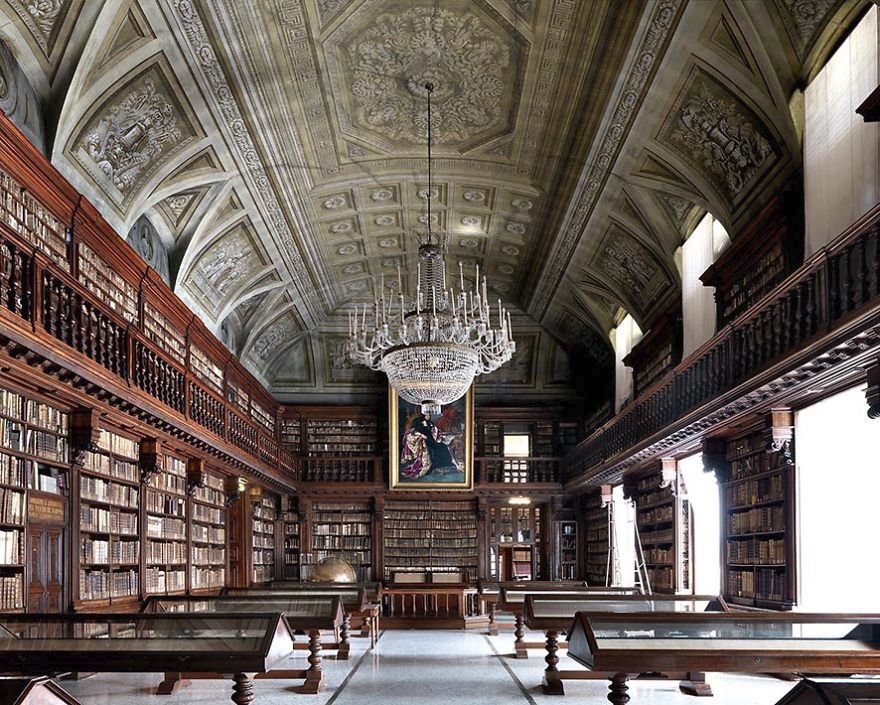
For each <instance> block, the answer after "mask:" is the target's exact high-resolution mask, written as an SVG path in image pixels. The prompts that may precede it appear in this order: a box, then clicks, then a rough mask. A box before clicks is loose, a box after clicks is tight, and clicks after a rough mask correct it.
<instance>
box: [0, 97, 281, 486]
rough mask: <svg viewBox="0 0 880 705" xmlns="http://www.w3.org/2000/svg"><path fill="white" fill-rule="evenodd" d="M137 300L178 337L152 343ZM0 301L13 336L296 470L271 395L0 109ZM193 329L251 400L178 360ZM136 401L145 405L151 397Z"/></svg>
mask: <svg viewBox="0 0 880 705" xmlns="http://www.w3.org/2000/svg"><path fill="white" fill-rule="evenodd" d="M83 248H85V249H86V250H87V251H88V253H89V257H91V258H92V259H90V260H89V261H88V262H87V263H86V265H87V266H89V267H94V266H95V265H94V263H95V262H99V263H100V262H102V263H103V265H102V266H103V267H104V269H103V270H102V271H100V272H98V279H95V280H88V279H83V277H82V275H83V272H82V271H81V265H82V266H85V265H83V261H84V260H83V259H82V252H83ZM77 253H79V254H77ZM96 258H97V259H96ZM87 274H89V273H88V272H87ZM90 276H93V277H94V276H95V274H94V272H91V274H90ZM101 277H103V279H102V278H101ZM87 284H88V286H87ZM114 287H115V288H114ZM147 301H149V304H150V306H151V307H152V309H153V310H158V311H159V312H160V313H159V316H160V318H161V317H162V316H164V317H165V319H166V320H165V323H164V324H167V325H169V326H171V328H175V329H176V331H177V332H176V333H174V335H177V336H178V337H177V338H176V340H177V341H178V342H175V343H174V344H173V345H170V346H169V345H165V346H159V345H158V344H156V343H154V342H153V340H152V339H151V337H150V336H149V335H148V330H147V322H146V314H145V313H144V309H145V307H146V305H147V303H146V302H147ZM0 311H2V315H4V316H5V317H6V321H7V322H8V323H9V324H10V325H8V326H7V330H6V331H3V334H4V335H6V336H7V337H8V336H10V335H12V330H13V329H15V330H16V331H17V332H18V334H19V337H18V342H19V344H20V345H21V346H23V347H25V348H26V347H27V346H28V345H29V344H30V343H31V341H32V340H33V342H34V343H37V344H39V345H40V347H41V348H42V350H43V351H44V354H45V351H46V350H50V351H52V353H55V352H57V353H58V354H60V355H62V356H63V355H66V354H67V353H66V352H65V351H69V353H71V354H72V355H73V356H74V357H71V358H70V359H71V360H72V361H73V360H75V356H76V355H79V356H82V357H83V358H86V359H88V360H90V361H91V362H92V363H95V364H96V365H98V366H99V367H100V368H101V369H102V370H103V372H98V370H96V369H94V368H93V369H92V370H91V371H88V372H85V374H87V375H91V378H90V381H91V382H93V383H94V384H96V385H101V384H102V383H106V382H105V380H108V379H113V378H115V381H116V382H117V383H118V385H119V386H120V387H130V388H131V389H133V390H139V391H140V392H143V393H144V394H146V395H147V396H148V397H149V398H150V399H151V400H153V401H155V403H156V405H157V406H156V409H157V410H163V411H172V412H174V413H176V414H178V415H179V416H180V417H181V422H180V423H181V427H185V422H186V421H190V422H193V423H194V424H197V425H198V426H200V427H202V428H203V429H205V430H207V431H209V432H210V433H211V434H214V435H215V436H217V437H219V439H221V440H222V441H225V442H226V443H228V444H230V445H231V446H234V447H236V448H237V449H239V450H241V451H243V452H244V454H245V456H248V457H250V458H251V459H252V461H242V460H241V457H240V456H238V459H237V461H236V462H238V463H242V462H244V464H245V465H246V466H250V467H252V468H254V469H257V468H261V469H262V470H263V471H264V473H265V475H266V476H273V477H275V478H276V479H278V478H279V476H280V475H282V474H283V480H282V481H283V482H285V483H288V484H289V483H290V482H292V481H295V480H296V471H297V461H296V459H295V458H294V456H293V455H291V454H290V453H289V452H288V451H287V450H284V449H282V448H281V447H280V445H279V442H278V438H277V434H278V430H277V423H275V421H276V419H277V416H278V412H279V407H278V405H277V404H276V403H274V401H272V400H271V397H269V395H268V394H267V393H266V391H265V390H264V389H263V388H262V386H260V384H259V382H257V381H256V380H255V379H254V378H252V377H251V375H250V374H249V373H248V372H247V371H246V370H245V369H244V368H243V367H242V365H241V363H240V362H239V361H238V360H237V359H236V358H235V357H234V356H233V355H232V354H231V353H229V352H228V351H227V350H225V348H223V346H222V345H221V344H220V343H219V342H218V341H217V340H216V339H215V338H214V337H213V336H212V335H211V334H210V333H209V332H208V331H207V328H205V326H204V325H203V324H202V323H201V322H200V321H198V320H196V319H194V318H193V316H192V312H191V311H189V310H188V309H187V308H186V306H185V305H184V304H183V303H182V302H181V301H179V300H178V299H177V298H176V297H175V296H174V294H173V293H172V292H171V290H170V289H168V287H167V286H166V285H165V284H164V283H163V282H162V281H161V280H160V279H159V278H158V276H157V275H155V273H153V272H152V271H151V270H149V268H148V267H147V266H146V265H145V264H144V263H143V262H142V261H141V260H140V258H139V257H138V256H137V254H136V253H135V252H134V251H133V250H131V248H129V247H128V246H127V245H126V244H125V243H124V241H123V240H122V239H121V238H120V237H119V235H118V234H116V233H115V232H113V231H112V229H110V227H109V226H108V225H107V224H106V223H105V222H104V221H103V220H102V219H101V218H100V216H99V215H98V214H97V211H95V209H94V208H93V207H92V206H91V205H90V204H89V203H88V202H87V201H86V200H85V199H83V198H81V197H80V196H79V194H77V193H76V192H75V191H74V190H73V189H72V187H71V186H70V184H68V183H67V182H66V181H65V180H64V179H63V178H62V177H61V176H60V175H59V174H58V172H57V171H55V170H54V168H53V167H52V166H51V165H49V164H48V162H47V161H46V160H45V158H44V157H43V156H42V155H40V154H39V153H38V152H37V151H36V150H35V149H34V148H33V147H32V146H31V145H30V144H29V143H28V142H27V140H26V139H25V138H24V137H23V136H22V135H21V133H19V132H18V131H17V130H16V129H15V128H14V126H12V124H11V123H10V122H9V121H8V119H7V118H6V117H5V116H4V115H2V114H0ZM10 314H11V316H10ZM155 315H156V314H155V313H154V314H153V317H154V318H153V320H154V321H155ZM15 321H20V322H21V323H24V324H26V325H19V324H16V323H15ZM164 324H163V325H164ZM153 335H156V333H155V330H154V331H153ZM169 335H170V334H169ZM34 336H35V338H36V339H35V340H34ZM192 336H198V339H199V342H198V345H199V346H200V347H202V348H203V349H208V348H209V349H210V350H211V351H212V352H211V353H210V354H211V356H212V357H213V359H212V362H213V364H215V365H216V366H217V369H221V370H227V371H228V372H229V373H230V375H231V376H232V377H234V378H235V380H236V385H237V386H238V387H239V388H242V387H243V386H244V387H245V388H246V390H247V392H248V397H247V398H248V399H251V400H254V402H253V403H254V405H255V408H254V409H253V410H251V409H250V407H248V408H247V409H245V410H243V411H241V410H239V409H238V408H237V407H234V406H233V404H232V402H227V400H226V399H224V397H223V395H222V394H220V393H218V391H219V390H218V391H214V390H212V389H210V388H209V387H208V386H207V385H206V384H205V383H204V382H203V381H202V380H201V379H200V378H199V377H198V375H196V374H195V373H194V371H193V370H192V369H190V368H189V365H190V356H189V354H187V350H189V348H190V345H191V344H192V343H191V338H192ZM172 342H174V341H172ZM181 350H183V352H180V351H181ZM171 351H175V353H176V354H175V355H172V354H171ZM178 358H179V359H178ZM77 364H79V363H77ZM79 366H80V369H81V370H88V367H89V366H88V365H87V364H86V365H82V364H80V365H79ZM230 379H231V377H230ZM140 403H141V404H147V406H146V407H145V408H149V406H148V405H149V403H151V402H146V400H144V401H143V402H140ZM252 416H253V418H252Z"/></svg>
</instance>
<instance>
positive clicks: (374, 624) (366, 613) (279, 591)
mask: <svg viewBox="0 0 880 705" xmlns="http://www.w3.org/2000/svg"><path fill="white" fill-rule="evenodd" d="M220 594H221V595H224V596H226V595H228V596H231V597H263V596H273V597H285V596H291V595H303V596H306V595H308V596H312V597H330V596H338V597H339V598H340V599H341V600H342V607H343V609H344V610H345V619H346V625H347V629H349V631H350V630H351V618H352V617H355V616H356V617H358V618H359V619H360V620H361V636H367V637H369V638H370V646H371V647H373V646H375V645H376V639H378V638H379V613H380V607H379V605H378V604H376V603H374V602H370V598H369V596H368V592H367V588H366V587H365V585H359V584H354V583H293V582H290V583H288V582H285V584H284V585H280V586H278V587H250V588H231V587H227V588H223V589H222V590H221V591H220ZM364 625H366V629H364Z"/></svg>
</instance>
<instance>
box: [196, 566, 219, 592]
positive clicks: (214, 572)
mask: <svg viewBox="0 0 880 705" xmlns="http://www.w3.org/2000/svg"><path fill="white" fill-rule="evenodd" d="M189 576H190V584H191V587H192V589H193V590H198V589H200V588H215V587H223V586H224V585H225V584H226V570H225V569H224V568H220V567H213V568H205V567H201V566H195V565H194V566H192V567H191V568H190V569H189Z"/></svg>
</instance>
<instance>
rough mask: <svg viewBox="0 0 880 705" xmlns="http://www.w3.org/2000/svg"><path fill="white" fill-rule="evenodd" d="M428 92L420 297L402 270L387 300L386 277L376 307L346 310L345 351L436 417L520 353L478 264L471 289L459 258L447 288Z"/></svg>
mask: <svg viewBox="0 0 880 705" xmlns="http://www.w3.org/2000/svg"><path fill="white" fill-rule="evenodd" d="M425 91H426V93H427V97H428V188H427V192H426V201H427V218H426V220H425V222H426V224H427V232H424V233H419V234H418V236H419V263H418V272H417V285H416V291H415V296H414V297H410V298H409V300H407V296H406V295H405V294H404V292H403V288H402V280H401V275H400V269H399V268H398V272H397V296H395V297H391V296H389V298H388V299H386V298H385V286H384V281H383V283H382V286H381V287H380V293H379V295H378V296H377V297H376V299H375V301H374V302H373V305H372V307H370V306H368V305H367V304H364V305H363V307H362V308H361V310H360V311H358V310H357V309H355V311H354V313H353V314H352V313H349V320H348V332H349V340H348V353H349V356H350V357H351V359H352V360H353V361H354V362H357V363H359V364H362V365H366V366H367V367H369V368H370V369H373V370H381V371H382V372H384V373H385V374H386V375H387V376H388V381H389V382H390V384H391V386H392V388H393V389H394V390H395V391H396V392H397V393H398V394H399V395H400V396H401V398H402V399H404V400H405V401H408V402H410V403H412V404H421V408H422V413H423V414H430V415H437V414H439V413H440V408H441V406H442V405H443V404H449V403H451V402H454V401H456V400H457V399H461V397H463V396H464V395H465V393H466V392H467V390H468V389H469V388H470V386H471V384H472V383H473V381H474V377H475V376H476V375H480V374H488V373H489V372H494V371H495V370H497V369H498V368H499V367H501V365H503V364H504V363H505V362H507V361H508V360H510V358H511V356H512V355H513V353H514V352H515V351H516V343H515V342H514V340H513V337H512V335H511V329H510V314H509V313H508V312H507V311H506V310H505V309H504V308H503V307H502V305H501V299H498V308H497V311H495V310H494V307H492V306H491V305H490V303H489V297H488V295H487V288H486V277H485V276H484V277H483V278H482V279H480V267H479V265H477V266H476V277H475V280H474V281H475V284H474V289H473V290H471V291H466V290H465V279H464V268H463V265H462V263H461V262H459V288H458V290H457V291H456V289H455V286H454V285H452V286H447V280H446V264H445V262H444V261H443V250H444V249H445V240H444V239H443V238H441V237H440V235H439V234H438V233H435V232H433V231H432V230H431V221H432V215H431V198H432V196H433V194H434V186H433V178H432V177H433V174H432V163H431V146H432V144H431V139H432V135H431V94H432V93H433V91H434V85H433V84H432V83H426V84H425Z"/></svg>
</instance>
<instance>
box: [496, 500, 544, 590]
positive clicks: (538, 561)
mask: <svg viewBox="0 0 880 705" xmlns="http://www.w3.org/2000/svg"><path fill="white" fill-rule="evenodd" d="M486 516H487V522H488V527H487V534H488V540H487V542H486V543H487V550H488V556H487V558H488V560H487V562H486V564H487V566H488V571H489V574H488V577H489V579H490V580H504V581H508V580H516V579H517V578H516V572H517V571H520V573H526V572H527V573H528V574H529V575H531V579H532V580H540V579H542V578H543V577H544V574H545V570H546V568H545V566H546V560H545V555H544V553H545V551H544V532H543V516H544V513H543V507H542V506H540V505H530V506H510V505H490V506H489V507H488V510H487V512H486ZM526 555H528V556H530V563H531V564H530V565H529V566H528V571H526V570H525V568H526V566H524V565H518V566H517V565H515V564H516V563H520V564H521V563H523V561H524V560H525V556H526Z"/></svg>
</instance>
